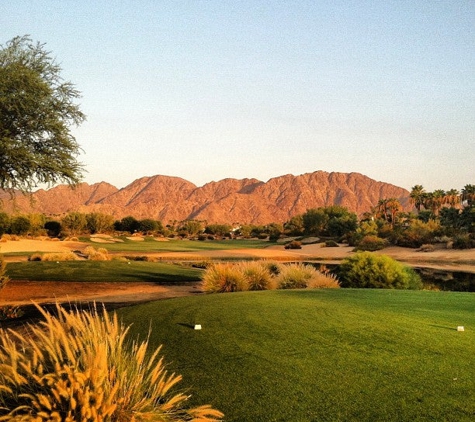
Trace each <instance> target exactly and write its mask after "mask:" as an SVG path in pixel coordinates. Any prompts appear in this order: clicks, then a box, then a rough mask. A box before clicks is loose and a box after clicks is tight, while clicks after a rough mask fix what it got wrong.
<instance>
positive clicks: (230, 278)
mask: <svg viewBox="0 0 475 422" xmlns="http://www.w3.org/2000/svg"><path fill="white" fill-rule="evenodd" d="M201 287H202V289H203V290H204V291H205V292H209V293H226V292H239V291H244V290H247V283H246V280H245V278H244V276H243V274H242V271H241V269H240V268H239V266H237V265H233V264H227V263H226V264H221V263H218V264H214V265H212V266H210V267H209V268H208V269H207V270H206V271H205V273H204V274H203V277H202V282H201Z"/></svg>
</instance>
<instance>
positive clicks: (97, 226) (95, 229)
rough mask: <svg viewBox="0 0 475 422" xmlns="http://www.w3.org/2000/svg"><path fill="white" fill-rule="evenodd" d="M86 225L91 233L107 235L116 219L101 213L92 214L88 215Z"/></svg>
mask: <svg viewBox="0 0 475 422" xmlns="http://www.w3.org/2000/svg"><path fill="white" fill-rule="evenodd" d="M86 223H87V229H88V230H89V233H91V234H94V233H107V232H109V231H111V230H112V228H113V226H114V217H112V215H109V214H102V213H100V212H91V213H89V214H86Z"/></svg>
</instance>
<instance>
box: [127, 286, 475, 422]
mask: <svg viewBox="0 0 475 422" xmlns="http://www.w3.org/2000/svg"><path fill="white" fill-rule="evenodd" d="M119 315H120V317H121V318H122V319H123V320H124V322H125V323H127V324H129V323H131V324H133V325H132V328H131V336H132V337H133V338H135V337H136V336H137V335H141V336H143V337H145V336H146V335H147V333H148V332H149V329H150V328H151V330H152V334H151V342H152V344H153V345H154V346H156V345H159V344H163V345H164V347H163V353H164V355H165V359H166V361H167V362H170V369H172V370H173V371H176V372H178V373H180V374H182V375H183V376H184V381H183V386H187V387H189V388H190V390H189V392H190V393H191V394H193V398H192V402H193V403H195V404H197V403H199V404H202V403H204V402H207V403H211V404H212V405H213V406H214V407H216V408H218V409H220V410H222V411H223V412H224V413H225V420H226V421H239V422H245V421H253V422H255V421H292V422H295V421H454V422H460V421H473V420H474V419H475V364H474V363H475V295H474V294H469V293H452V292H450V293H449V292H428V291H394V290H363V289H361V290H352V289H339V290H305V291H265V292H246V293H230V294H219V295H218V294H217V295H206V296H198V297H188V298H180V299H173V300H168V301H158V302H153V303H149V304H146V305H139V306H133V307H128V308H124V309H121V310H120V311H119ZM195 323H196V324H201V325H202V330H201V331H198V330H193V328H192V327H193V325H194V324H195ZM462 325H463V326H464V327H465V331H464V332H458V331H457V326H462Z"/></svg>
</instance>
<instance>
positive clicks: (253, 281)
mask: <svg viewBox="0 0 475 422" xmlns="http://www.w3.org/2000/svg"><path fill="white" fill-rule="evenodd" d="M239 269H240V271H241V272H242V275H243V276H244V279H245V281H246V284H247V290H269V289H272V288H273V287H274V284H273V283H272V281H273V279H272V275H271V273H270V271H269V270H268V268H267V267H266V266H265V265H263V264H262V263H261V262H256V261H253V262H245V263H242V264H241V265H240V268H239Z"/></svg>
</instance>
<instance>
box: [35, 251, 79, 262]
mask: <svg viewBox="0 0 475 422" xmlns="http://www.w3.org/2000/svg"><path fill="white" fill-rule="evenodd" d="M32 256H35V259H31V258H30V261H33V260H35V261H77V260H78V259H79V258H78V256H77V255H76V254H75V253H74V252H51V253H44V254H43V255H40V256H38V254H36V255H32Z"/></svg>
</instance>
